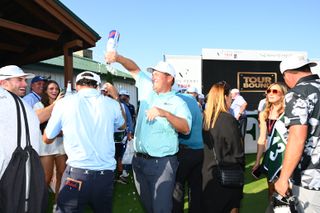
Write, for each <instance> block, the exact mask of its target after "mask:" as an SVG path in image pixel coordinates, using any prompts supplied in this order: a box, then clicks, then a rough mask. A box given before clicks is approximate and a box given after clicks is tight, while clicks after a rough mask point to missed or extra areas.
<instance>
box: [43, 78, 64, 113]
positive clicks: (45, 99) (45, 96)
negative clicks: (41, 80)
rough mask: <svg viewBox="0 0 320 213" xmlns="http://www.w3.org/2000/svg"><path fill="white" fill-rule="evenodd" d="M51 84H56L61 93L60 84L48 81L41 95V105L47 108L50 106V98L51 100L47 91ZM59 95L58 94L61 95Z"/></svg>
mask: <svg viewBox="0 0 320 213" xmlns="http://www.w3.org/2000/svg"><path fill="white" fill-rule="evenodd" d="M50 84H55V85H57V87H58V89H59V93H60V87H59V84H58V83H57V82H56V81H54V80H48V81H47V82H46V83H45V84H44V86H43V93H42V94H41V103H42V104H43V105H44V107H47V106H49V105H50V98H49V95H48V93H47V90H48V86H49V85H50ZM59 93H58V94H59Z"/></svg>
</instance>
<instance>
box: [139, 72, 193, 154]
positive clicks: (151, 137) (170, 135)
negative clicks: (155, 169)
mask: <svg viewBox="0 0 320 213" xmlns="http://www.w3.org/2000/svg"><path fill="white" fill-rule="evenodd" d="M136 86H137V87H138V90H139V100H140V108H139V113H138V118H137V124H136V131H135V143H134V148H135V151H137V152H141V153H148V154H149V155H151V156H154V157H163V156H166V155H173V154H176V153H177V152H178V133H177V131H176V130H175V129H174V128H173V126H172V125H171V124H170V123H169V121H168V120H167V119H166V118H163V117H156V119H155V120H154V121H147V117H146V113H145V112H146V111H147V110H149V109H151V108H152V107H154V106H156V107H159V108H161V109H163V110H166V111H168V112H170V113H172V114H174V115H175V116H177V117H180V118H184V119H186V120H187V122H188V125H189V127H190V128H191V124H192V117H191V113H190V111H189V109H188V106H187V104H186V103H185V102H184V101H183V100H182V99H181V98H180V97H178V96H177V95H176V94H175V92H174V91H170V92H167V93H161V94H157V93H156V92H154V91H153V89H152V82H151V78H150V76H148V75H147V73H145V72H142V71H141V72H139V74H138V76H137V81H136Z"/></svg>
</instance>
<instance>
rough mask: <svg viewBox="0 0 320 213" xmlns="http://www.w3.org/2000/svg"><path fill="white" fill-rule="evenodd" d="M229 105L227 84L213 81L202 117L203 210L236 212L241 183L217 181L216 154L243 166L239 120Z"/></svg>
mask: <svg viewBox="0 0 320 213" xmlns="http://www.w3.org/2000/svg"><path fill="white" fill-rule="evenodd" d="M230 105H231V95H230V86H229V85H228V84H227V83H225V82H219V83H216V84H214V85H213V86H212V87H211V89H210V92H209V94H208V99H207V104H206V108H205V111H204V121H203V141H204V162H203V168H202V175H203V187H202V188H203V196H204V197H203V199H204V209H205V212H216V213H224V212H226V213H229V212H232V213H236V212H239V207H240V201H241V199H242V194H243V192H242V191H243V187H225V186H221V185H220V184H219V182H218V181H217V161H216V158H217V160H218V162H219V164H223V165H226V166H239V165H240V166H241V167H242V168H244V148H243V142H242V141H241V135H240V131H239V128H238V122H237V120H236V119H235V118H234V117H233V116H232V115H231V114H229V111H228V110H229V107H230ZM213 149H214V151H215V154H216V158H215V154H214V152H213Z"/></svg>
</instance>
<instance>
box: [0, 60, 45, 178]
mask: <svg viewBox="0 0 320 213" xmlns="http://www.w3.org/2000/svg"><path fill="white" fill-rule="evenodd" d="M33 76H34V75H33V74H31V73H24V72H23V70H22V69H21V68H19V67H17V66H15V65H9V66H5V67H2V68H0V179H1V177H2V175H3V173H4V171H5V169H6V168H7V166H8V164H9V161H10V159H11V155H12V153H13V152H14V150H15V149H16V147H17V112H16V104H15V101H14V99H13V97H12V96H11V94H10V93H9V92H8V91H10V92H12V93H14V94H16V95H18V96H23V95H24V94H25V91H26V87H27V83H26V78H32V77H33ZM7 90H8V91H7ZM22 102H23V104H24V106H25V108H26V112H27V118H28V123H29V127H30V128H29V130H30V140H31V145H32V146H33V148H34V149H35V150H36V151H38V150H39V141H40V128H39V120H38V117H37V115H36V114H35V112H34V111H33V110H32V109H31V107H30V106H29V105H28V104H27V103H25V102H24V101H23V100H22ZM21 128H22V136H21V140H22V141H21V146H22V148H23V147H25V145H26V141H25V139H26V137H25V125H24V123H22V125H21Z"/></svg>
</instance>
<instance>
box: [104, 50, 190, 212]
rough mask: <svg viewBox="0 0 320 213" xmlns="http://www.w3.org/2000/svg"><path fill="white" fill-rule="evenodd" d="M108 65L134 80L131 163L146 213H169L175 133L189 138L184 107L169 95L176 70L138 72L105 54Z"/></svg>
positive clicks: (127, 62)
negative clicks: (135, 103) (135, 101)
mask: <svg viewBox="0 0 320 213" xmlns="http://www.w3.org/2000/svg"><path fill="white" fill-rule="evenodd" d="M106 61H107V62H108V63H112V62H118V63H120V64H121V65H122V66H123V67H125V68H126V69H127V70H128V71H129V72H130V73H131V75H132V76H133V78H134V79H135V80H136V86H137V87H138V92H139V100H140V108H139V113H138V118H137V124H136V130H135V139H134V149H135V151H136V153H135V156H134V158H133V160H132V167H133V171H134V177H135V184H136V188H137V191H138V193H139V195H140V198H141V201H142V203H143V206H144V207H145V209H146V211H147V212H148V213H157V212H159V213H160V212H171V211H172V193H173V188H174V183H175V175H176V170H177V167H178V161H177V156H176V153H177V152H178V143H179V141H178V133H182V134H189V132H190V128H191V123H192V121H191V120H192V118H191V113H190V111H189V109H188V106H187V104H186V103H185V102H184V101H183V100H182V99H181V98H179V97H178V96H176V94H175V91H171V87H172V85H173V83H174V78H175V70H174V68H173V67H172V66H171V65H170V64H169V63H167V62H163V61H162V62H159V63H158V64H157V65H156V66H155V67H150V68H148V71H149V72H151V73H152V77H151V76H150V75H148V73H145V72H142V71H140V68H139V67H138V66H137V64H136V63H135V62H134V61H132V60H131V59H128V58H126V57H123V56H121V55H118V54H117V53H116V52H108V53H107V54H106Z"/></svg>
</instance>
